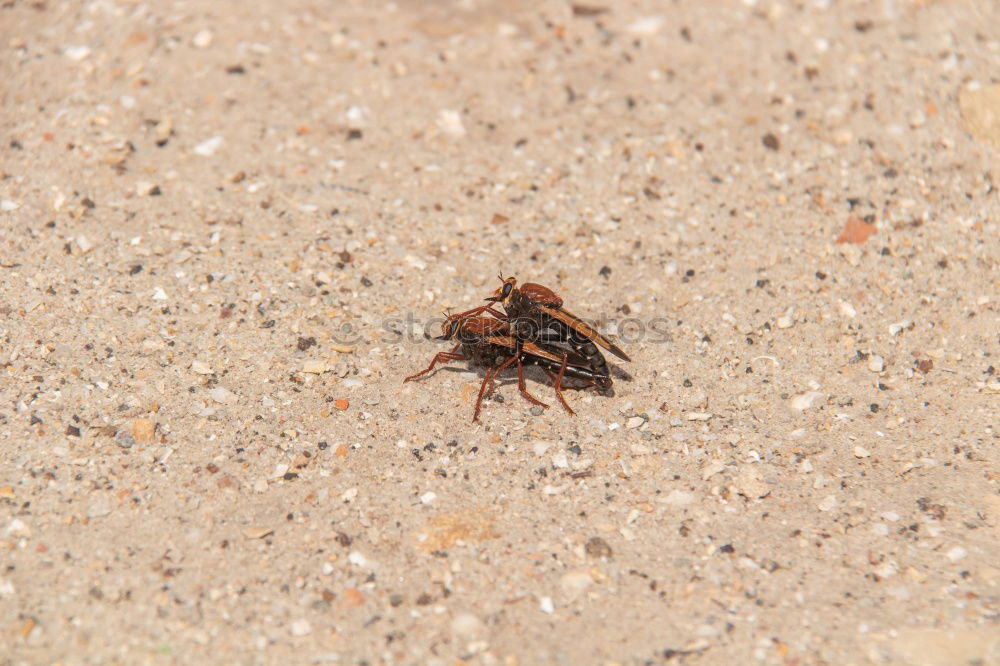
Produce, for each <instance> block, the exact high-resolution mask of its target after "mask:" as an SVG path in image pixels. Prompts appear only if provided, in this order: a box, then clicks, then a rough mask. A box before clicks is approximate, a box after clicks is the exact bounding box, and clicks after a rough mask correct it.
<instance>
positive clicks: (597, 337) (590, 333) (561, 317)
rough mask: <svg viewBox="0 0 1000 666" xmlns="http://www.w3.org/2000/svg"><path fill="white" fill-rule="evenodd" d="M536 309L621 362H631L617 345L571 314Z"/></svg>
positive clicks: (561, 311)
mask: <svg viewBox="0 0 1000 666" xmlns="http://www.w3.org/2000/svg"><path fill="white" fill-rule="evenodd" d="M538 309H540V310H541V311H542V312H544V313H545V314H547V315H549V316H550V317H552V318H554V319H557V320H558V321H561V322H562V323H564V324H566V325H567V326H569V327H570V328H572V329H573V330H574V331H576V332H577V333H579V334H580V335H582V336H584V337H585V338H587V339H588V340H592V341H594V342H596V343H597V344H599V345H601V346H602V347H604V348H605V349H607V350H608V351H609V352H611V353H612V354H614V355H615V356H617V357H618V358H620V359H622V360H623V361H631V360H632V359H630V358H629V357H628V354H626V353H625V352H624V351H622V349H621V348H620V347H619V346H618V345H616V344H615V343H613V342H611V340H608V339H607V338H606V337H604V336H603V335H601V334H600V333H599V332H598V331H597V329H595V328H594V327H593V326H591V325H590V324H588V323H587V322H585V321H584V320H582V319H580V318H579V317H577V316H576V315H575V314H573V313H572V312H568V311H566V310H562V309H556V308H550V307H547V306H545V305H539V306H538Z"/></svg>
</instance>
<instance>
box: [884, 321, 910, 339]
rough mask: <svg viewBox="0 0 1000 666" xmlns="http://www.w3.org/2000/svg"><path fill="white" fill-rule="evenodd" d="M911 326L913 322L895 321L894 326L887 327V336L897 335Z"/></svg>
mask: <svg viewBox="0 0 1000 666" xmlns="http://www.w3.org/2000/svg"><path fill="white" fill-rule="evenodd" d="M912 326H913V322H911V321H910V320H908V319H907V320H904V321H897V322H896V323H895V324H891V325H890V326H889V335H899V334H900V333H902V332H903V331H905V330H906V329H908V328H910V327H912Z"/></svg>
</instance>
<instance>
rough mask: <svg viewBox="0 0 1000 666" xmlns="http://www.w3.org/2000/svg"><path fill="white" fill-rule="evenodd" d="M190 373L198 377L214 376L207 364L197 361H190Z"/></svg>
mask: <svg viewBox="0 0 1000 666" xmlns="http://www.w3.org/2000/svg"><path fill="white" fill-rule="evenodd" d="M191 372H194V373H196V374H199V375H211V374H214V371H213V370H212V368H210V367H209V366H208V364H207V363H203V362H202V361H198V360H194V361H191Z"/></svg>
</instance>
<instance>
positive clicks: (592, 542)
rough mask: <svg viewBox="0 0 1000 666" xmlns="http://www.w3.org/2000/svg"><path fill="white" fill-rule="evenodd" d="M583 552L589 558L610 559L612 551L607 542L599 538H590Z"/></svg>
mask: <svg viewBox="0 0 1000 666" xmlns="http://www.w3.org/2000/svg"><path fill="white" fill-rule="evenodd" d="M583 550H584V552H585V553H587V555H588V556H589V557H611V555H612V554H613V551H612V550H611V546H609V545H608V542H607V541H605V540H604V539H602V538H601V537H596V536H595V537H590V538H589V539H587V543H586V544H584V546H583Z"/></svg>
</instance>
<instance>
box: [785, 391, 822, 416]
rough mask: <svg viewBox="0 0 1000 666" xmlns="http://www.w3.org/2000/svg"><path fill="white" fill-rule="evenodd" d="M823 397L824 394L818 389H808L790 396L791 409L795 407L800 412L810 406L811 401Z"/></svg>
mask: <svg viewBox="0 0 1000 666" xmlns="http://www.w3.org/2000/svg"><path fill="white" fill-rule="evenodd" d="M824 397H825V395H824V394H823V393H820V392H819V391H808V392H806V393H801V394H799V395H797V396H795V397H794V398H792V400H791V403H790V404H791V406H792V409H797V410H798V411H800V412H801V411H804V410H806V409H809V408H810V407H812V404H813V402H815V401H816V400H817V399H818V398H824Z"/></svg>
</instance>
